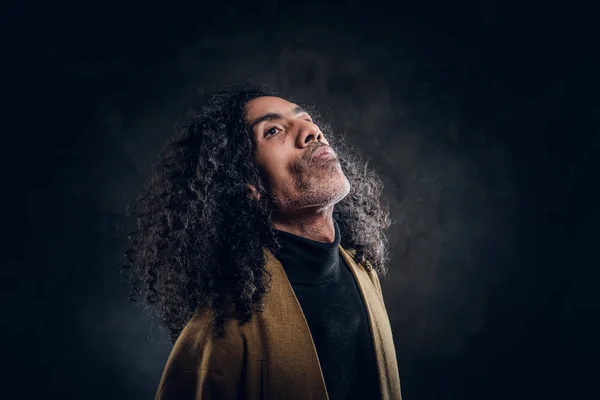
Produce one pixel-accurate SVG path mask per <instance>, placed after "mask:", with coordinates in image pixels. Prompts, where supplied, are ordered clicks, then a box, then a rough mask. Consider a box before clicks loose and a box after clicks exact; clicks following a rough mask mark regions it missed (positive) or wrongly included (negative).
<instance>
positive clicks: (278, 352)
mask: <svg viewBox="0 0 600 400" xmlns="http://www.w3.org/2000/svg"><path fill="white" fill-rule="evenodd" d="M265 257H266V260H267V263H266V270H267V272H269V273H270V274H271V292H270V294H269V296H265V309H268V310H269V312H268V313H263V315H262V316H261V320H262V323H261V330H262V331H263V332H262V335H261V336H262V337H263V338H265V339H264V340H265V341H267V343H265V348H266V349H268V354H266V357H267V358H268V360H267V361H268V362H267V364H268V369H269V371H268V381H269V382H268V389H267V391H268V398H270V399H307V400H309V399H311V400H327V399H328V396H327V389H326V388H325V379H324V378H323V373H322V371H321V364H320V363H319V358H318V355H317V350H316V347H315V344H314V342H313V339H312V335H311V333H310V328H309V327H308V323H307V322H306V318H305V316H304V313H303V312H302V308H301V307H300V303H299V302H298V299H297V297H296V295H295V293H294V289H293V288H292V285H291V283H290V281H289V280H288V278H287V275H286V274H285V271H284V269H283V267H282V265H281V263H280V262H279V260H277V259H276V258H275V257H274V256H273V255H272V254H271V252H269V251H268V250H266V249H265ZM290 376H292V377H294V379H291V380H290V379H287V377H290Z"/></svg>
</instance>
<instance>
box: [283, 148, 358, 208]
mask: <svg viewBox="0 0 600 400" xmlns="http://www.w3.org/2000/svg"><path fill="white" fill-rule="evenodd" d="M288 172H289V176H290V182H289V184H290V186H292V187H293V188H294V190H293V193H294V196H291V197H287V198H277V197H276V198H274V202H275V206H276V209H277V210H279V211H280V212H283V213H286V214H288V213H294V212H296V211H298V210H301V209H303V208H309V207H323V208H324V207H327V206H331V205H334V204H336V203H338V202H339V201H341V200H342V199H343V198H344V197H346V196H347V195H348V193H349V192H350V183H349V182H348V179H347V178H346V175H345V174H344V172H343V171H342V167H341V165H340V162H339V160H338V159H337V157H336V158H329V159H326V160H318V159H316V160H310V159H309V160H305V159H299V160H298V161H297V162H295V163H293V164H291V165H290V166H289V167H288Z"/></svg>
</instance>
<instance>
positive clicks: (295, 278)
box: [276, 220, 380, 400]
mask: <svg viewBox="0 0 600 400" xmlns="http://www.w3.org/2000/svg"><path fill="white" fill-rule="evenodd" d="M333 223H334V227H335V240H334V241H333V243H323V242H317V241H314V240H310V239H306V238H304V237H301V236H298V235H294V234H291V233H288V232H283V231H277V234H278V238H279V241H280V244H281V249H279V251H278V252H277V253H276V256H277V258H278V259H279V261H280V262H281V264H282V266H283V269H284V270H285V273H286V275H287V277H288V279H289V281H290V283H291V284H292V287H293V289H294V292H295V294H296V297H297V298H298V302H299V303H300V306H301V307H302V311H303V313H304V316H305V317H306V321H307V322H308V326H309V328H310V332H311V335H312V338H313V341H314V343H315V347H316V349H317V354H318V356H319V362H320V364H321V370H322V371H323V377H324V379H325V385H326V387H327V393H328V395H329V399H330V400H338V399H340V400H341V399H344V400H348V399H377V398H380V393H379V383H378V376H377V366H376V362H375V355H374V352H373V340H372V338H371V334H370V331H369V320H368V317H367V312H366V309H365V305H364V303H363V300H362V297H361V295H360V291H359V289H358V286H357V283H356V281H355V279H354V275H353V274H352V272H351V271H350V269H349V267H348V266H347V265H346V263H345V261H344V259H343V257H342V256H341V255H340V252H339V247H338V246H339V244H340V231H339V227H338V225H337V223H336V222H335V220H334V222H333Z"/></svg>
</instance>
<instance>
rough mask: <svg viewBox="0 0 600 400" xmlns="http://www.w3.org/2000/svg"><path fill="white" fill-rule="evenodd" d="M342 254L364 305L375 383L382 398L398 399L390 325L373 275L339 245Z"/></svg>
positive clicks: (394, 351)
mask: <svg viewBox="0 0 600 400" xmlns="http://www.w3.org/2000/svg"><path fill="white" fill-rule="evenodd" d="M340 252H341V254H342V257H343V258H344V260H345V261H346V264H348V266H349V267H350V270H351V271H352V274H353V275H354V279H356V282H357V284H358V287H359V288H360V292H361V295H362V298H363V301H364V303H365V306H366V308H367V315H368V317H369V328H370V330H371V338H372V339H373V349H374V351H375V358H376V360H377V371H378V374H379V387H380V389H381V398H382V400H401V399H402V396H401V393H400V375H399V373H398V364H397V361H396V349H395V347H394V341H393V337H392V328H391V326H390V321H389V318H388V315H387V311H386V309H385V304H384V303H383V298H382V297H381V296H380V293H379V291H378V289H377V287H376V284H375V280H377V279H378V278H377V276H376V275H375V276H371V275H372V274H375V271H373V270H372V269H371V268H369V269H370V271H369V272H367V270H365V269H364V268H362V267H359V266H358V265H357V263H356V262H355V261H354V259H353V258H352V257H351V256H350V254H349V253H348V252H347V251H346V250H344V249H343V248H342V247H341V246H340Z"/></svg>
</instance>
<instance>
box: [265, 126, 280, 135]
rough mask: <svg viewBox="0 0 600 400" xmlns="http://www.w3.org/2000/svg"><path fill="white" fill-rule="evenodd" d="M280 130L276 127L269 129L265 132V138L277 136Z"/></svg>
mask: <svg viewBox="0 0 600 400" xmlns="http://www.w3.org/2000/svg"><path fill="white" fill-rule="evenodd" d="M278 129H279V128H276V127H272V128H269V129H267V130H266V131H265V136H269V134H270V133H272V134H273V135H275V134H276V133H277V130H278Z"/></svg>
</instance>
